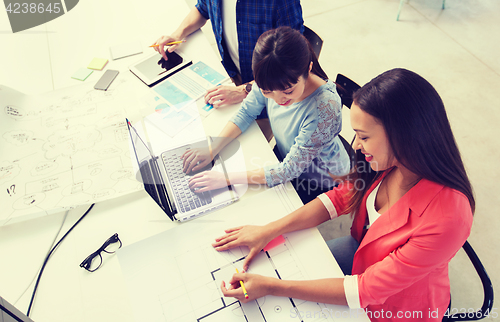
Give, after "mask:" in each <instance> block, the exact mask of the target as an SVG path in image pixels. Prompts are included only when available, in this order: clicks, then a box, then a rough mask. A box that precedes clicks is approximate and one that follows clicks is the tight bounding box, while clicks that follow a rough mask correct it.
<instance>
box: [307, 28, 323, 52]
mask: <svg viewBox="0 0 500 322" xmlns="http://www.w3.org/2000/svg"><path fill="white" fill-rule="evenodd" d="M303 35H304V37H306V39H307V40H308V41H309V42H310V43H311V45H312V47H313V50H314V53H315V54H316V57H317V58H319V53H320V52H321V47H323V39H321V37H320V36H318V34H316V33H315V32H314V31H312V30H311V29H310V28H309V27H306V26H304V33H303Z"/></svg>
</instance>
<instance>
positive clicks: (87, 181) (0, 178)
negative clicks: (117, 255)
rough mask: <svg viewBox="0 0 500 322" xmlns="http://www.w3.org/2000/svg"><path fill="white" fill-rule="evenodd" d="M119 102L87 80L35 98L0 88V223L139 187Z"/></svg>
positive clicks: (122, 108) (86, 202) (123, 114)
mask: <svg viewBox="0 0 500 322" xmlns="http://www.w3.org/2000/svg"><path fill="white" fill-rule="evenodd" d="M125 105H126V104H124V102H123V101H122V99H121V98H120V95H117V94H116V92H113V91H107V92H106V91H97V90H94V89H93V87H92V85H91V84H85V85H82V86H76V87H72V88H67V89H64V90H59V91H54V92H50V93H47V94H44V95H38V96H29V95H24V94H22V93H19V92H17V91H15V90H12V89H10V88H8V87H5V86H0V106H1V109H2V110H1V112H0V113H2V114H3V116H2V117H0V142H1V143H0V204H1V205H2V211H1V212H0V225H2V224H6V223H9V222H12V221H15V220H17V219H19V218H20V217H23V216H26V215H32V214H36V213H45V212H46V211H51V210H52V211H53V210H54V209H63V208H68V207H72V206H75V205H80V204H88V203H93V202H96V201H101V200H105V199H109V198H113V197H117V196H120V195H123V194H127V193H130V192H133V191H137V190H139V189H142V186H141V184H140V183H139V182H138V181H137V180H136V179H135V174H134V172H133V169H132V166H131V165H132V163H131V162H132V160H131V159H130V154H129V148H128V141H129V135H128V131H127V126H126V123H125V113H124V106H125Z"/></svg>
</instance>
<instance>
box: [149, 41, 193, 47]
mask: <svg viewBox="0 0 500 322" xmlns="http://www.w3.org/2000/svg"><path fill="white" fill-rule="evenodd" d="M183 42H186V41H185V40H179V41H172V42H169V43H166V44H165V46H172V45H177V44H182V43H183ZM158 46H160V45H151V46H149V47H158Z"/></svg>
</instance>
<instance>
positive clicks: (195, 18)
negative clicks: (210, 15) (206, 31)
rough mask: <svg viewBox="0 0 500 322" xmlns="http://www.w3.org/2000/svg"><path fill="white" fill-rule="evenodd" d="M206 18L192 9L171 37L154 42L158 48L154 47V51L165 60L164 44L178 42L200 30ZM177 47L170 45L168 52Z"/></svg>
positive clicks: (163, 37) (162, 37) (194, 8)
mask: <svg viewBox="0 0 500 322" xmlns="http://www.w3.org/2000/svg"><path fill="white" fill-rule="evenodd" d="M207 20H208V19H207V18H205V17H204V16H202V14H201V13H200V11H198V9H197V8H196V7H193V9H191V11H190V12H189V14H188V15H187V16H186V18H184V20H183V21H182V22H181V24H180V25H179V27H178V28H177V30H176V31H174V32H173V33H172V35H171V36H161V37H160V38H158V40H156V42H155V43H154V44H153V45H159V46H158V47H154V49H155V50H156V51H157V52H159V53H160V54H161V55H162V56H163V58H164V59H167V56H166V54H165V49H164V48H165V44H167V43H169V42H172V41H178V40H182V39H184V38H186V37H187V36H189V35H190V34H192V33H193V32H195V31H196V30H198V29H200V28H201V27H203V26H204V25H205V23H206V22H207ZM177 46H179V45H172V46H169V47H168V52H170V53H171V52H173V51H174V50H175V49H176V48H177Z"/></svg>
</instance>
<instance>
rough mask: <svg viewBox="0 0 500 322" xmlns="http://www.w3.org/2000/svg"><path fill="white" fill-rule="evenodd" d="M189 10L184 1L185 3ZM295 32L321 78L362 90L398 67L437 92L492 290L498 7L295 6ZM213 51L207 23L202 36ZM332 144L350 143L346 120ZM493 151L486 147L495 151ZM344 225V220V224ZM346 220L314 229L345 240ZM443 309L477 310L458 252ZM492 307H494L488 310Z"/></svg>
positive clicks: (483, 1) (345, 0) (497, 275)
mask: <svg viewBox="0 0 500 322" xmlns="http://www.w3.org/2000/svg"><path fill="white" fill-rule="evenodd" d="M186 1H187V2H188V3H190V4H191V3H194V0H186ZM301 3H302V9H303V16H304V21H305V24H306V25H307V26H308V27H309V28H311V29H312V30H314V31H315V32H316V33H318V34H319V35H320V36H321V37H322V38H323V40H324V44H323V49H322V51H321V55H320V59H319V61H320V63H321V65H322V67H323V69H324V70H325V71H326V72H327V74H328V75H329V76H330V78H332V79H335V77H336V75H337V73H341V74H344V75H346V76H348V77H350V78H351V79H353V80H354V81H356V82H357V83H358V84H360V85H363V84H365V83H366V82H368V81H369V80H370V79H372V78H373V77H375V76H377V75H378V74H380V73H382V72H384V71H386V70H388V69H391V68H394V67H403V68H407V69H410V70H413V71H415V72H417V73H418V74H420V75H422V76H423V77H424V78H426V79H427V80H428V81H429V82H430V83H431V84H433V85H434V87H435V88H436V89H437V91H438V93H440V95H441V97H442V99H443V101H444V102H445V106H446V108H447V112H448V117H449V119H450V122H451V125H452V128H453V131H454V134H455V139H456V141H457V143H458V145H459V148H460V151H461V153H462V158H463V160H464V163H465V165H466V168H467V171H468V174H469V178H470V180H471V181H472V184H473V187H474V190H475V196H476V204H477V208H476V213H475V220H474V225H473V227H472V232H471V235H470V237H469V242H470V243H471V245H472V246H473V247H474V249H475V251H476V253H477V254H478V256H479V258H480V259H481V261H482V263H483V265H484V266H485V267H486V270H487V271H488V274H489V276H490V278H491V279H492V282H493V287H494V289H495V290H496V293H497V294H500V293H498V290H499V289H500V270H497V267H498V266H499V264H500V251H499V248H500V247H499V246H500V237H499V236H500V234H498V235H497V232H499V231H500V217H497V215H498V209H500V198H498V197H495V196H496V193H495V191H496V183H497V182H499V181H500V166H499V162H498V160H500V149H499V147H500V144H499V143H498V141H497V140H498V138H499V137H500V130H499V124H500V103H499V102H498V98H497V97H496V94H497V92H496V91H498V90H499V89H500V41H499V40H500V20H499V19H498V14H499V13H500V2H499V1H494V0H493V1H492V0H448V1H446V8H445V9H444V10H442V9H441V1H436V0H411V1H409V2H406V3H405V4H404V6H403V8H402V11H401V15H400V19H399V21H396V14H397V11H398V6H399V1H397V0H342V1H340V0H333V1H332V0H302V2H301ZM203 30H204V32H205V34H206V35H207V37H209V39H210V40H211V41H212V44H213V48H214V50H215V51H217V48H216V46H215V41H214V40H213V34H211V29H210V24H207V26H205V27H204V28H203ZM342 135H343V136H344V137H346V138H352V136H353V132H352V129H351V128H350V122H349V111H348V110H347V109H346V110H345V111H344V118H343V130H342ZM495 147H496V148H495ZM344 217H346V216H344ZM349 227H350V220H349V218H348V217H346V218H342V219H340V220H338V219H337V220H334V221H331V222H328V223H325V224H323V225H321V226H320V231H321V233H322V234H323V236H324V238H325V239H331V238H335V237H338V236H342V235H345V234H348V233H349ZM450 279H451V284H452V299H453V306H454V307H455V308H457V309H465V310H468V309H477V308H479V307H480V306H481V304H482V298H483V295H482V288H481V284H480V281H479V279H478V278H477V277H476V275H475V272H474V269H473V268H472V265H471V264H470V261H469V260H468V258H467V256H466V255H465V253H463V252H462V251H460V252H459V253H458V254H457V256H456V257H455V258H454V259H453V260H452V262H451V264H450ZM495 306H497V307H498V305H494V307H495Z"/></svg>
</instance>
